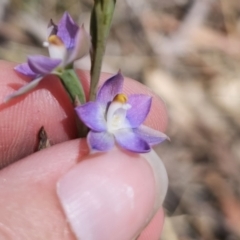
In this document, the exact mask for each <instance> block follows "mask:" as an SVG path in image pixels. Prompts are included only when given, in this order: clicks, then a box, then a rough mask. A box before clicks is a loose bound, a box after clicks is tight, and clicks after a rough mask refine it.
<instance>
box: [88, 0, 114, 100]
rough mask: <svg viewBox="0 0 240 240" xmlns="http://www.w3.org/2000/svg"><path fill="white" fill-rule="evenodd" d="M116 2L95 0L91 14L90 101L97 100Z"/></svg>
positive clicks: (112, 0)
mask: <svg viewBox="0 0 240 240" xmlns="http://www.w3.org/2000/svg"><path fill="white" fill-rule="evenodd" d="M115 4H116V0H94V6H93V10H92V14H91V23H90V33H91V36H92V52H91V84H90V95H89V99H90V101H94V100H95V98H96V92H97V86H98V82H99V77H100V72H101V66H102V60H103V56H104V52H105V48H106V41H107V37H108V34H109V30H110V27H111V22H112V17H113V12H114V8H115Z"/></svg>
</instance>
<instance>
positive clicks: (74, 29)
mask: <svg viewBox="0 0 240 240" xmlns="http://www.w3.org/2000/svg"><path fill="white" fill-rule="evenodd" d="M43 45H44V46H45V47H48V51H49V55H50V57H45V56H41V55H35V56H29V57H28V61H27V62H26V63H22V64H19V65H17V66H16V67H15V68H14V69H15V70H16V71H17V72H19V73H22V74H24V75H25V76H28V77H30V78H31V79H32V80H33V81H31V82H30V83H29V84H27V85H25V86H23V87H22V88H20V89H19V90H18V91H16V92H15V93H13V94H12V95H9V96H7V98H6V99H5V101H9V100H10V99H12V98H14V97H17V96H19V95H22V94H24V93H26V92H28V91H29V90H31V89H32V88H34V87H36V86H37V85H38V83H39V82H40V81H41V80H42V79H43V77H44V76H45V75H47V74H51V73H52V74H58V71H59V70H60V71H61V69H64V68H65V67H66V66H68V65H69V64H71V63H73V61H75V60H77V59H79V58H81V57H83V56H84V55H86V54H88V53H89V50H90V46H91V41H90V35H89V34H88V33H87V32H86V31H85V29H84V27H83V26H81V27H78V25H77V24H76V23H75V22H74V21H73V19H72V18H71V16H70V15H69V14H68V13H67V12H65V13H64V15H63V17H62V18H61V20H60V22H59V24H58V25H56V24H54V22H53V21H52V20H50V23H49V26H48V40H47V41H46V42H44V43H43Z"/></svg>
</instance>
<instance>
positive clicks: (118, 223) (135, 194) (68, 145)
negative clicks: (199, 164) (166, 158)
mask: <svg viewBox="0 0 240 240" xmlns="http://www.w3.org/2000/svg"><path fill="white" fill-rule="evenodd" d="M87 154H88V149H87V146H86V142H85V141H84V140H74V141H70V142H65V143H63V144H59V145H55V146H53V147H51V148H49V149H46V150H43V151H40V152H38V153H36V154H33V155H31V156H29V157H27V158H25V159H23V160H21V161H18V162H17V163H15V164H13V165H10V166H9V167H7V168H5V169H3V170H2V171H1V172H0V181H1V185H0V238H1V234H2V236H3V237H2V238H3V239H14V240H15V239H20V240H21V239H24V240H25V239H49V240H51V239H54V240H55V239H58V240H61V239H69V240H71V239H75V238H77V239H83V240H84V239H87V240H91V239H116V240H117V239H121V240H122V239H132V238H134V237H136V236H138V235H139V234H140V232H141V230H142V229H143V228H144V226H146V225H147V224H148V222H149V221H150V219H151V218H152V216H153V215H154V213H155V212H156V210H157V208H159V205H160V204H161V201H162V197H160V198H157V197H156V196H159V195H162V196H163V195H164V194H165V193H164V192H165V190H164V189H166V186H165V185H166V183H164V184H163V182H162V188H159V186H160V185H159V184H158V183H157V181H156V177H155V173H154V171H155V170H154V171H153V168H152V166H151V165H150V164H149V162H147V161H146V159H145V157H143V156H139V155H134V154H126V153H125V152H122V151H120V150H118V149H117V148H115V149H114V150H113V151H111V152H108V153H107V154H97V155H94V156H90V157H89V156H87ZM158 160H159V159H158ZM59 179H60V180H59ZM158 180H159V179H158ZM56 186H58V187H57V189H56ZM157 186H158V187H157ZM56 191H57V194H56ZM156 199H157V200H156Z"/></svg>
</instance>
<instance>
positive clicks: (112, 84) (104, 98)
mask: <svg viewBox="0 0 240 240" xmlns="http://www.w3.org/2000/svg"><path fill="white" fill-rule="evenodd" d="M123 80H124V78H123V75H122V74H121V73H120V72H118V73H117V74H116V75H114V76H112V77H111V78H109V79H108V80H107V81H106V82H105V83H104V84H103V85H102V87H101V88H100V89H99V91H98V94H97V101H99V102H101V103H103V104H107V103H108V102H110V101H112V100H113V98H114V97H115V96H116V95H117V94H118V93H121V91H122V87H123Z"/></svg>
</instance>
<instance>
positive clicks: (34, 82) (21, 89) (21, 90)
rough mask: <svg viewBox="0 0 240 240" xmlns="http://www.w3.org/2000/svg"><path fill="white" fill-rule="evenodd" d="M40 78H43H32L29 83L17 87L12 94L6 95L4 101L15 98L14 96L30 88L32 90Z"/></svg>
mask: <svg viewBox="0 0 240 240" xmlns="http://www.w3.org/2000/svg"><path fill="white" fill-rule="evenodd" d="M42 79H43V78H42V77H39V78H36V79H34V80H32V81H31V82H30V83H28V84H26V85H25V86H23V87H21V88H19V89H18V90H17V91H16V92H14V93H13V94H11V95H9V96H7V97H6V98H5V99H4V102H8V101H10V100H11V99H13V98H16V97H18V96H21V95H23V94H24V93H27V92H29V91H30V90H32V89H33V88H35V87H36V86H37V85H38V84H39V82H40V81H41V80H42Z"/></svg>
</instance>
